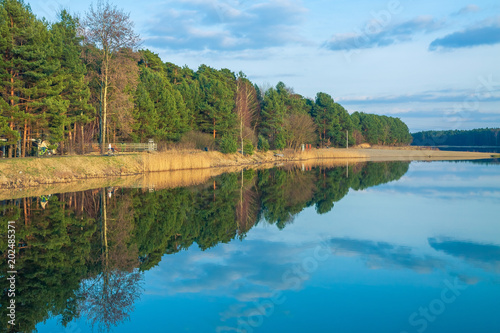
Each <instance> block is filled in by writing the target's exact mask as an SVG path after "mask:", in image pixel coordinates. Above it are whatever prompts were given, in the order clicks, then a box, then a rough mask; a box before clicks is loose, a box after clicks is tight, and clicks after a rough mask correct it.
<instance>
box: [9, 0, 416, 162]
mask: <svg viewBox="0 0 500 333" xmlns="http://www.w3.org/2000/svg"><path fill="white" fill-rule="evenodd" d="M109 22H113V23H112V24H109ZM0 54H1V55H0V57H1V58H0V148H1V149H0V154H2V156H3V157H11V158H12V157H26V156H33V155H37V154H38V152H39V150H40V144H41V143H43V142H45V143H46V145H47V147H48V148H50V149H54V150H56V149H57V153H58V154H85V153H90V152H93V151H99V150H100V151H101V153H104V152H105V149H106V148H107V146H108V144H109V143H111V144H116V143H118V142H135V143H141V142H142V143H145V142H148V140H150V139H153V140H154V141H155V142H157V143H159V147H166V148H169V147H174V148H181V149H182V148H188V149H194V148H197V149H200V148H201V149H205V148H207V149H217V150H220V151H222V152H224V153H235V152H237V151H238V149H239V148H240V149H242V150H243V151H247V152H251V151H253V149H259V150H262V151H266V150H268V149H276V150H282V149H286V148H289V149H297V148H299V147H300V146H301V145H302V144H312V145H313V146H316V147H345V146H346V145H347V139H348V140H349V144H351V145H355V144H361V143H365V142H367V143H370V144H381V145H407V144H409V143H411V140H412V137H411V135H410V133H409V131H408V127H407V126H406V124H405V123H404V122H402V121H401V120H400V119H399V118H394V117H387V116H379V115H374V114H367V113H363V112H354V113H352V114H349V113H348V112H347V110H346V109H344V108H343V107H342V106H341V105H340V104H338V103H336V102H335V101H334V99H333V98H332V96H331V95H329V94H327V93H324V92H319V93H317V94H316V96H315V98H307V97H304V96H302V95H300V94H297V93H295V92H294V90H293V88H292V87H288V86H286V85H285V84H284V83H283V82H279V83H278V84H277V85H276V86H274V87H262V86H261V87H259V86H258V85H256V84H254V83H252V82H251V81H250V80H249V79H248V78H247V76H246V75H245V74H244V73H243V72H241V71H240V72H239V73H234V72H232V71H230V70H229V69H215V68H211V67H210V66H207V65H201V66H199V68H198V69H196V70H193V69H190V68H188V67H187V66H184V67H180V66H178V65H175V64H173V63H170V62H164V61H162V59H161V58H160V57H159V55H157V54H155V53H154V52H152V51H150V50H145V49H142V50H141V49H140V37H139V36H138V35H137V34H136V33H135V32H134V24H133V22H132V21H131V20H130V17H129V15H128V14H125V13H123V12H122V11H121V10H120V9H118V8H117V7H116V6H114V5H111V4H109V3H107V2H102V1H98V2H97V4H96V5H95V6H91V8H90V9H89V11H88V12H87V13H85V15H82V16H81V17H76V16H72V15H71V14H70V13H68V12H67V11H66V10H61V12H60V13H59V20H58V21H57V22H53V23H49V22H47V21H46V20H45V19H39V18H37V17H36V16H35V15H34V14H33V12H32V11H31V9H30V7H29V5H28V4H25V3H24V2H23V1H19V0H1V1H0Z"/></svg>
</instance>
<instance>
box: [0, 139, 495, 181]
mask: <svg viewBox="0 0 500 333" xmlns="http://www.w3.org/2000/svg"><path fill="white" fill-rule="evenodd" d="M493 157H500V155H498V154H494V153H474V152H455V151H439V150H430V149H423V148H420V147H401V148H398V147H395V148H392V147H379V148H370V149H362V148H350V149H337V148H335V149H332V148H330V149H312V150H309V151H305V152H295V151H291V150H290V151H285V152H273V151H269V152H266V153H262V152H256V153H255V154H253V155H251V156H242V155H241V154H228V155H225V154H222V153H219V152H215V151H213V152H202V151H166V152H162V153H151V154H147V153H142V154H123V155H116V156H92V155H90V156H62V157H52V158H18V159H2V160H0V189H16V188H17V189H20V188H30V187H37V186H40V185H50V184H68V185H70V183H74V182H82V181H87V180H89V179H108V180H112V178H116V177H128V176H133V175H143V174H149V173H153V172H164V171H176V170H203V169H214V168H216V169H221V168H222V169H223V168H234V167H240V168H241V167H245V168H248V167H252V168H254V167H259V168H262V167H272V166H274V165H277V164H283V163H299V164H300V163H304V162H306V161H307V165H314V164H325V162H327V163H328V164H330V165H332V166H333V165H336V164H338V165H340V164H343V163H345V162H348V163H350V162H353V163H355V162H366V161H415V160H424V161H439V160H472V159H489V158H493ZM75 187H77V186H75Z"/></svg>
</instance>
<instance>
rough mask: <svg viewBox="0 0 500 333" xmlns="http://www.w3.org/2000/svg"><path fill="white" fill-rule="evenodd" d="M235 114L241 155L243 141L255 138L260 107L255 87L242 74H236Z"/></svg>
mask: <svg viewBox="0 0 500 333" xmlns="http://www.w3.org/2000/svg"><path fill="white" fill-rule="evenodd" d="M236 113H237V115H238V122H239V127H240V129H239V130H240V143H241V153H242V154H243V141H244V140H245V139H250V140H251V139H254V138H253V137H256V136H255V127H256V125H257V123H258V116H259V113H260V105H259V100H258V95H257V91H256V90H255V87H254V86H253V85H252V83H251V82H250V81H249V80H248V79H247V78H246V76H245V74H243V73H242V72H240V73H239V74H238V77H237V79H236ZM254 144H255V143H254Z"/></svg>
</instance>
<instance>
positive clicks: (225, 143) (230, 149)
mask: <svg viewBox="0 0 500 333" xmlns="http://www.w3.org/2000/svg"><path fill="white" fill-rule="evenodd" d="M219 148H220V151H221V152H222V153H224V154H234V153H236V152H237V151H238V142H237V141H236V140H235V139H234V137H232V136H231V135H227V134H225V135H223V136H222V138H220V141H219Z"/></svg>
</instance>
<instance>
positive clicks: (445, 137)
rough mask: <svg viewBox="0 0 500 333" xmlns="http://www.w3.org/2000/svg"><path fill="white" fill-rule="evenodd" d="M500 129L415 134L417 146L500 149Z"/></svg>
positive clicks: (414, 140) (414, 142)
mask: <svg viewBox="0 0 500 333" xmlns="http://www.w3.org/2000/svg"><path fill="white" fill-rule="evenodd" d="M499 133H500V128H478V129H473V130H450V131H425V132H418V133H413V134H412V136H413V145H417V146H469V147H472V146H489V147H500V140H499V139H498V137H499Z"/></svg>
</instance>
